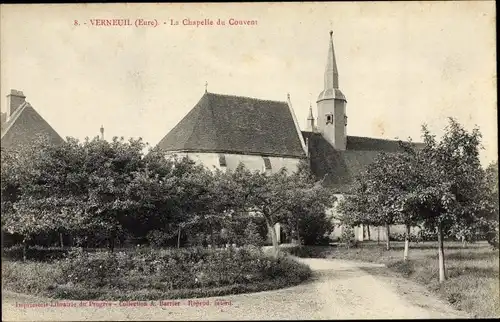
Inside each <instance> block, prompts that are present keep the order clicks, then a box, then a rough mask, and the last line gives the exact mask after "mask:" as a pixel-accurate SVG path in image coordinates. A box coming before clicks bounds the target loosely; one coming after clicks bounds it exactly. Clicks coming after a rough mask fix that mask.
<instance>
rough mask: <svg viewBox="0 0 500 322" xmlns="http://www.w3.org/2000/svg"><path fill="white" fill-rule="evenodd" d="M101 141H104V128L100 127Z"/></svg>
mask: <svg viewBox="0 0 500 322" xmlns="http://www.w3.org/2000/svg"><path fill="white" fill-rule="evenodd" d="M100 131H101V140H104V126H102V125H101V129H100Z"/></svg>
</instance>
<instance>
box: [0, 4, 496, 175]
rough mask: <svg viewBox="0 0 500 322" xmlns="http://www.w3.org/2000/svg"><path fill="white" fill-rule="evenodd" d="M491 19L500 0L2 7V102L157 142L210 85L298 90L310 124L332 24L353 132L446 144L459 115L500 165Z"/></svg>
mask: <svg viewBox="0 0 500 322" xmlns="http://www.w3.org/2000/svg"><path fill="white" fill-rule="evenodd" d="M94 19H129V20H130V22H131V23H132V24H133V26H93V25H92V22H95V21H94ZM137 19H145V20H148V21H149V20H151V21H154V19H156V23H157V25H156V26H136V25H135V22H136V20H137ZM184 19H189V20H190V21H197V20H200V21H201V20H205V19H208V20H211V21H213V25H205V26H196V25H184V24H183V20H184ZM218 19H221V21H225V22H226V24H225V25H224V26H222V25H217V20H218ZM230 19H235V20H238V21H253V22H254V24H253V25H238V26H235V25H229V20H230ZM495 19H496V16H495V3H494V1H471V2H468V1H459V2H453V1H449V2H338V3H320V2H317V3H272V4H271V3H258V4H256V3H254V4H251V3H239V4H234V3H233V4H71V5H69V4H67V5H60V4H57V5H56V4H46V5H34V4H24V5H21V4H16V5H1V6H0V84H1V86H0V92H1V96H2V97H3V99H2V105H1V108H2V111H4V110H5V97H6V95H7V94H8V93H9V91H10V89H17V90H21V91H23V92H24V94H25V95H26V97H27V98H26V100H27V101H29V102H30V103H31V105H32V106H33V107H34V108H35V109H36V110H37V111H38V112H39V113H40V114H41V115H42V117H43V118H44V119H45V120H46V121H47V122H49V124H51V125H52V126H53V128H54V129H55V130H56V131H57V132H58V133H59V134H60V135H61V136H63V137H66V136H72V137H76V138H79V139H84V138H85V137H86V136H89V137H93V136H97V135H99V128H100V127H101V125H103V126H104V129H105V136H106V138H111V137H113V136H123V137H125V138H129V137H134V138H137V137H142V138H143V139H144V140H145V141H146V142H148V143H149V144H151V145H153V146H154V145H156V144H157V143H158V142H159V141H160V140H161V139H162V138H163V137H164V136H165V135H166V134H167V133H168V132H169V131H170V130H171V129H172V128H173V127H174V126H175V125H176V124H177V123H178V122H179V121H180V120H181V119H182V118H183V117H184V116H185V115H186V114H187V113H188V112H189V110H190V109H191V108H193V107H194V106H195V104H196V103H197V102H198V101H199V99H200V98H201V97H202V95H203V93H204V91H205V84H206V83H208V85H207V88H208V91H209V92H213V93H221V94H230V95H238V96H249V97H255V98H261V99H269V100H279V101H285V100H286V97H287V93H289V94H290V97H291V101H292V106H293V110H294V112H295V115H296V117H297V120H298V122H299V125H300V127H301V128H302V129H305V128H306V126H307V125H306V119H307V115H308V110H309V106H310V105H312V107H313V111H314V114H315V116H317V111H316V98H317V96H318V94H319V93H320V92H321V91H322V89H323V74H324V69H325V65H326V59H327V53H328V42H329V31H330V30H333V32H334V35H333V39H334V45H335V53H336V59H337V66H338V70H339V84H340V89H341V90H342V92H343V93H344V95H345V96H346V98H347V115H348V122H349V123H348V126H347V133H348V135H354V136H368V137H377V138H386V139H394V138H400V139H406V138H412V140H413V141H419V140H420V135H421V125H422V124H424V123H425V124H427V125H428V126H429V129H430V130H431V132H433V133H435V134H437V135H438V136H440V135H441V134H442V133H443V129H444V127H445V126H446V124H447V118H448V117H454V118H456V119H457V120H458V121H459V122H460V123H461V124H463V125H464V126H465V127H466V128H467V129H468V130H471V129H472V128H473V127H474V126H478V127H479V129H480V130H481V133H482V135H483V147H484V150H482V151H481V161H482V162H483V164H485V165H486V164H488V163H489V162H491V161H493V160H496V159H497V115H496V113H497V107H496V106H497V95H496V87H497V78H496V43H495V39H496V37H495ZM75 20H77V21H78V25H75ZM171 20H172V21H178V22H179V24H178V25H172V24H171Z"/></svg>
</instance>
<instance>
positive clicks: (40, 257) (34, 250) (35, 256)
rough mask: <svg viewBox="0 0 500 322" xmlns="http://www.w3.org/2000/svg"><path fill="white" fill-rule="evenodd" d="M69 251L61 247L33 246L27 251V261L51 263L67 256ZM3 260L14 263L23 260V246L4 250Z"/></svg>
mask: <svg viewBox="0 0 500 322" xmlns="http://www.w3.org/2000/svg"><path fill="white" fill-rule="evenodd" d="M68 252H69V249H66V248H60V247H40V246H31V247H28V248H27V250H26V259H27V260H31V261H37V262H50V261H53V260H57V259H61V258H64V257H66V256H67V254H68ZM2 258H4V259H7V260H13V261H21V260H23V245H15V246H12V247H9V248H4V249H3V250H2Z"/></svg>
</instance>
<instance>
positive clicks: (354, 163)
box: [302, 131, 422, 193]
mask: <svg viewBox="0 0 500 322" xmlns="http://www.w3.org/2000/svg"><path fill="white" fill-rule="evenodd" d="M302 135H303V136H304V140H307V142H308V151H309V159H310V165H311V171H312V172H313V174H314V175H315V176H316V177H317V178H318V179H324V181H323V182H324V184H325V185H326V186H328V187H330V188H332V189H333V190H334V191H335V192H337V193H346V192H348V191H349V189H350V187H351V186H352V184H353V182H354V178H355V177H356V176H357V175H359V174H361V173H362V172H363V171H364V170H366V168H367V167H368V165H369V164H370V163H373V162H374V161H375V158H376V157H377V155H379V154H380V153H381V152H386V153H397V152H402V151H403V150H402V147H401V145H400V142H401V141H397V140H385V139H378V138H368V137H360V136H347V147H346V150H345V151H340V150H336V149H335V148H334V147H333V146H332V145H331V144H330V143H329V142H328V141H327V140H326V139H325V138H324V137H323V136H322V135H321V134H320V133H315V132H306V131H303V132H302ZM413 144H414V146H415V147H417V148H420V147H422V143H413Z"/></svg>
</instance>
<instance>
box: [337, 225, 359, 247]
mask: <svg viewBox="0 0 500 322" xmlns="http://www.w3.org/2000/svg"><path fill="white" fill-rule="evenodd" d="M354 238H355V235H354V229H353V227H351V226H349V225H345V226H344V227H343V229H342V234H341V235H340V241H341V243H343V244H345V245H346V247H347V248H350V247H352V246H355V245H356V241H355V240H354Z"/></svg>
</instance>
